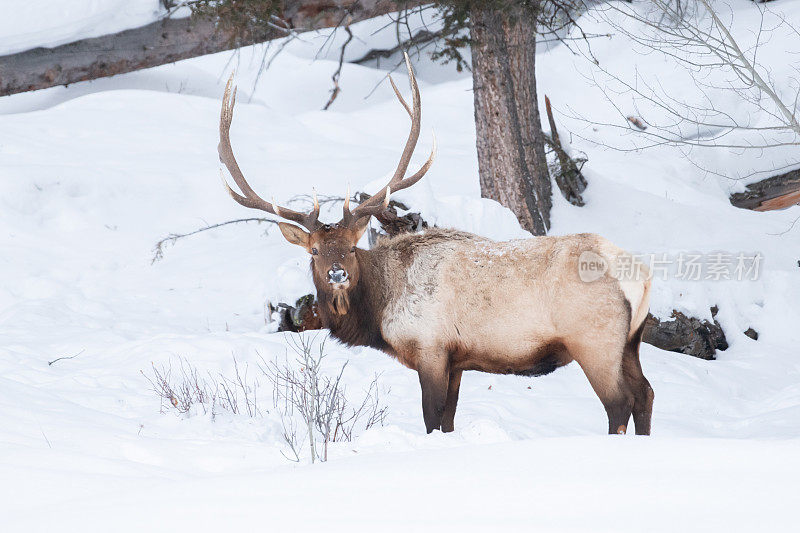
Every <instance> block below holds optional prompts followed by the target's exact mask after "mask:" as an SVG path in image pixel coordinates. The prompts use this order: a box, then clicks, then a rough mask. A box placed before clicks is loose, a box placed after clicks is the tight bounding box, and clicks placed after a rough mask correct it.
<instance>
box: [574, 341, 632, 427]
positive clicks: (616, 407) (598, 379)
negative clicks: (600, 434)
mask: <svg viewBox="0 0 800 533" xmlns="http://www.w3.org/2000/svg"><path fill="white" fill-rule="evenodd" d="M571 353H572V354H573V357H574V358H575V360H576V361H578V364H579V365H581V368H582V369H583V372H584V374H586V377H587V378H588V379H589V383H590V384H591V385H592V388H593V389H594V392H595V393H596V394H597V396H598V397H599V398H600V401H601V402H602V403H603V407H604V408H605V410H606V414H607V415H608V432H609V434H615V433H618V434H624V433H626V432H627V430H628V422H629V420H630V418H631V413H632V412H633V404H634V398H633V394H632V392H631V390H630V389H629V387H628V384H627V382H626V380H625V378H624V376H623V372H622V349H612V350H609V351H606V350H604V349H600V350H598V349H597V348H594V349H588V350H571ZM610 354H615V355H614V356H610Z"/></svg>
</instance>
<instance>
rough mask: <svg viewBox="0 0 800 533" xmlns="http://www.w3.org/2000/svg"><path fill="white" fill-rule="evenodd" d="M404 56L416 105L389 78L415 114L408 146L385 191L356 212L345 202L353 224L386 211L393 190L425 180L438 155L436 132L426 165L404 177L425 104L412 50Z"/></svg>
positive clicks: (347, 219)
mask: <svg viewBox="0 0 800 533" xmlns="http://www.w3.org/2000/svg"><path fill="white" fill-rule="evenodd" d="M403 56H404V57H405V60H406V68H407V69H408V82H409V84H410V85H411V95H412V102H411V103H412V104H413V107H409V106H408V104H407V103H406V101H405V100H404V99H403V96H402V95H401V94H400V91H399V90H398V89H397V85H395V84H394V80H393V79H392V77H391V76H389V82H390V83H391V84H392V89H394V93H395V94H396V95H397V99H398V100H400V103H401V104H402V105H403V107H404V108H405V110H406V112H408V115H409V116H410V117H411V133H409V134H408V141H406V147H405V149H404V150H403V155H401V156H400V163H399V164H398V165H397V170H395V171H394V175H393V176H392V179H391V180H389V183H387V184H386V186H385V187H384V188H383V189H382V190H381V191H379V192H377V193H376V194H375V195H374V196H372V197H370V198H369V199H368V200H367V201H365V202H363V203H362V204H361V205H359V206H358V207H356V208H355V209H353V211H352V212H351V211H350V208H349V207H350V206H349V202H345V205H344V209H343V211H344V218H343V219H342V221H343V222H344V224H345V225H349V224H351V223H353V222H355V221H356V220H358V219H359V218H362V217H365V216H371V215H377V214H379V213H381V212H382V211H384V210H385V209H386V207H387V206H388V205H389V196H390V195H391V194H392V193H393V192H397V191H399V190H402V189H406V188H408V187H411V186H412V185H414V184H415V183H417V182H418V181H419V180H421V179H422V176H424V175H425V173H426V172H428V169H429V168H431V165H432V164H433V160H434V159H435V158H436V136H435V135H434V136H433V149H432V150H431V155H430V156H429V157H428V160H427V161H425V164H424V165H422V167H421V168H420V169H419V170H418V171H417V172H416V173H415V174H413V175H412V176H409V177H407V178H403V176H404V175H405V173H406V170H408V164H409V162H411V156H412V155H413V154H414V148H415V147H416V145H417V139H419V128H420V119H421V118H422V107H421V106H420V101H419V87H418V86H417V79H416V78H415V77H414V70H413V69H412V68H411V62H410V61H409V59H408V54H406V53H405V52H404V53H403Z"/></svg>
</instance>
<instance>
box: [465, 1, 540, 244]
mask: <svg viewBox="0 0 800 533" xmlns="http://www.w3.org/2000/svg"><path fill="white" fill-rule="evenodd" d="M470 21H471V31H472V70H473V72H472V76H473V88H474V97H475V129H476V134H477V148H478V167H479V173H480V183H481V195H482V196H483V197H484V198H491V199H493V200H497V201H498V202H500V203H501V204H503V205H504V206H506V207H508V208H509V209H511V210H512V211H513V212H514V214H515V215H516V216H517V219H518V220H519V222H520V224H521V225H522V227H523V228H525V229H526V230H528V231H530V232H532V233H533V234H535V235H544V234H545V233H546V232H547V229H548V228H549V227H550V208H551V206H552V198H551V193H552V188H551V185H550V175H549V172H548V169H547V160H546V159H545V153H544V134H543V133H542V128H541V122H540V121H539V104H538V100H537V98H536V74H535V65H536V24H535V20H534V16H533V15H532V14H530V12H529V11H527V10H526V9H525V8H522V7H517V8H509V9H506V10H496V9H491V8H486V9H482V8H474V9H473V10H472V11H471V13H470Z"/></svg>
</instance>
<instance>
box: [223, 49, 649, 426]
mask: <svg viewBox="0 0 800 533" xmlns="http://www.w3.org/2000/svg"><path fill="white" fill-rule="evenodd" d="M406 65H407V67H408V73H409V80H410V84H411V89H412V95H413V101H412V106H409V105H408V104H407V103H406V102H405V101H404V100H403V98H402V96H401V95H400V92H399V91H398V90H397V87H396V86H395V85H394V83H393V82H392V87H393V88H394V90H395V93H396V95H397V97H398V99H399V100H400V102H401V104H402V105H403V107H404V108H405V109H406V111H407V112H408V113H409V115H410V116H411V119H412V127H411V133H410V135H409V138H408V141H407V143H406V147H405V150H404V151H403V154H402V156H401V159H400V164H399V166H398V168H397V170H396V172H395V174H394V176H393V177H392V179H391V180H390V181H389V184H388V186H387V187H386V188H385V189H384V190H383V191H381V192H379V193H378V194H376V195H374V196H372V197H371V198H370V199H368V200H367V201H365V202H363V203H362V204H360V205H358V206H357V207H355V208H354V209H353V210H352V211H351V210H350V206H349V200H346V201H345V205H344V212H343V217H342V220H341V221H340V222H338V223H336V224H330V225H328V224H322V223H320V222H319V221H318V215H319V205H318V203H317V202H316V201H315V206H314V209H313V210H312V211H311V212H310V213H308V214H305V213H299V212H296V211H292V210H290V209H287V208H284V207H279V206H277V205H275V203H274V202H267V201H265V200H263V199H261V198H260V197H259V196H258V195H257V194H256V193H255V192H254V191H253V190H252V189H251V188H250V186H249V185H248V184H247V182H246V181H245V179H244V176H243V175H242V173H241V171H240V170H239V166H238V165H237V163H236V160H235V158H234V156H233V151H232V149H231V145H230V139H229V130H230V123H231V119H232V116H233V106H234V103H235V90H234V91H233V93H231V85H232V79H231V80H230V81H229V82H228V86H227V88H226V91H225V97H224V99H223V106H222V114H221V119H220V144H219V154H220V159H221V161H222V162H223V163H224V164H225V165H226V167H227V168H228V170H229V171H230V173H231V175H232V177H233V178H234V181H235V182H236V184H237V185H238V187H239V188H240V189H241V191H242V193H244V195H241V194H238V193H236V192H234V191H233V190H232V189H231V188H230V187H227V183H226V187H227V188H228V192H229V193H230V194H231V196H232V197H233V198H234V200H236V201H237V202H239V203H240V204H242V205H244V206H246V207H251V208H256V209H261V210H264V211H267V212H269V213H273V214H275V215H277V216H280V217H283V218H285V219H287V220H290V221H291V222H294V223H295V224H298V225H299V226H298V225H294V224H287V223H285V222H281V223H280V229H281V232H282V233H283V235H284V237H285V238H286V239H287V240H288V241H289V242H291V243H292V244H296V245H299V246H302V247H303V248H304V249H306V250H307V251H308V252H309V253H310V254H311V270H312V275H313V279H314V285H315V286H316V289H317V298H318V312H319V314H320V317H321V319H322V323H323V325H324V326H325V327H327V328H329V329H330V331H331V334H332V335H333V336H334V337H336V338H338V339H339V340H340V341H342V342H343V343H345V344H348V345H353V346H371V347H373V348H377V349H379V350H382V351H384V352H385V353H387V354H389V355H391V356H393V357H395V358H397V359H398V360H399V361H400V362H401V363H403V364H404V365H405V366H407V367H409V368H411V369H414V370H416V371H417V373H418V374H419V381H420V385H421V388H422V411H423V418H424V421H425V427H426V429H427V431H428V432H429V433H430V432H431V431H433V430H434V429H441V430H442V431H445V432H447V431H453V429H454V418H455V412H456V404H457V402H458V392H459V386H460V383H461V375H462V373H463V372H464V371H465V370H479V371H482V372H491V373H496V374H521V375H530V376H538V375H544V374H548V373H550V372H552V371H554V370H555V369H556V368H558V367H560V366H563V365H566V364H567V363H570V362H571V361H577V363H578V364H579V365H580V366H581V368H582V369H583V371H584V373H585V374H586V377H587V378H588V379H589V382H590V383H591V385H592V388H593V389H594V391H595V392H596V393H597V395H598V397H599V398H600V401H601V402H602V403H603V406H604V407H605V409H606V413H607V415H608V428H609V432H610V433H625V431H626V430H627V425H628V422H629V420H630V417H631V415H633V419H634V424H635V429H636V433H637V434H649V433H650V418H651V412H652V405H653V390H652V388H651V387H650V384H649V383H648V381H647V379H646V378H645V377H644V375H643V374H642V368H641V365H640V363H639V345H640V342H641V337H642V329H643V326H644V320H645V317H646V316H647V311H648V294H649V289H650V281H649V277H648V275H647V269H646V267H644V265H642V264H639V263H637V262H636V261H635V259H634V258H633V257H632V256H631V255H630V254H628V253H626V252H625V251H623V250H621V249H619V248H617V247H616V246H614V245H613V244H611V243H610V242H608V241H606V240H605V239H603V238H602V237H600V236H597V235H593V234H580V235H567V236H563V237H550V236H547V237H534V238H531V239H525V240H518V241H510V242H494V241H491V240H489V239H486V238H483V237H479V236H476V235H472V234H469V233H464V232H460V231H455V230H446V229H430V230H426V231H425V232H423V233H412V234H404V235H400V236H398V237H394V238H391V239H384V240H382V241H379V242H378V244H377V245H376V246H375V247H373V248H372V249H370V250H362V249H360V248H358V247H357V243H358V241H359V239H360V238H361V236H362V235H363V233H364V231H365V230H366V228H367V224H368V222H369V219H370V217H371V216H373V215H375V216H380V215H381V213H382V212H383V211H384V210H385V209H386V206H387V204H388V201H389V196H390V194H391V191H397V190H400V189H404V188H407V187H410V186H411V185H413V184H414V183H416V182H417V181H419V180H420V179H421V178H422V176H423V175H424V174H425V172H427V170H428V168H429V167H430V165H431V164H432V162H433V159H434V157H435V151H436V148H435V140H434V148H433V151H432V153H431V155H430V157H429V158H428V160H427V161H426V163H425V164H424V165H423V166H422V168H421V169H420V170H419V171H418V172H417V173H416V174H414V175H412V176H409V177H404V176H405V173H406V170H407V168H408V164H409V161H410V159H411V155H412V153H413V150H414V147H415V145H416V142H417V139H418V137H419V128H420V114H421V110H420V99H419V89H418V87H417V83H416V80H415V78H414V74H413V71H412V69H411V66H410V64H409V63H408V59H407V58H406ZM348 196H349V194H348ZM300 226H302V227H300ZM303 228H305V229H303ZM585 253H590V254H592V257H595V258H598V259H600V260H601V261H603V262H604V263H605V265H606V266H607V267H608V272H606V273H604V274H602V273H601V275H599V277H597V279H593V280H591V281H583V280H582V279H581V276H580V275H579V262H580V260H581V256H582V254H585ZM621 264H627V265H631V266H633V273H634V274H635V275H633V276H630V279H619V278H618V277H614V276H612V275H611V274H610V273H611V272H613V271H614V267H615V266H619V265H621Z"/></svg>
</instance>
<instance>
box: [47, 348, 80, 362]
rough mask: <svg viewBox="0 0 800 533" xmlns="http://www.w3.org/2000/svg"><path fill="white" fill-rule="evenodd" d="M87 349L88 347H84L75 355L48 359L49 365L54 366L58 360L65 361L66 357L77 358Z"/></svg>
mask: <svg viewBox="0 0 800 533" xmlns="http://www.w3.org/2000/svg"><path fill="white" fill-rule="evenodd" d="M85 351H86V349H85V348H84V349H83V350H81V351H80V352H78V353H76V354H75V355H70V356H67V357H59V358H57V359H53V360H52V361H48V362H47V366H52V364H53V363H55V362H56V361H63V360H64V359H75V358H76V357H78V356H79V355H80V354H82V353H83V352H85Z"/></svg>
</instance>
